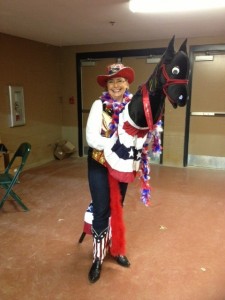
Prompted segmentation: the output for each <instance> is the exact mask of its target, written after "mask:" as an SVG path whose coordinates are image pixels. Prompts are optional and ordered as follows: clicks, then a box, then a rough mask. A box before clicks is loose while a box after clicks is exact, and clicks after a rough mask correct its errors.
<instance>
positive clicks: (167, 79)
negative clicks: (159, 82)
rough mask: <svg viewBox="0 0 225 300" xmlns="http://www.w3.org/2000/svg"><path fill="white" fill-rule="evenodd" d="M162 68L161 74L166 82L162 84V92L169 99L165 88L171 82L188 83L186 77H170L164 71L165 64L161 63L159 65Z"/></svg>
mask: <svg viewBox="0 0 225 300" xmlns="http://www.w3.org/2000/svg"><path fill="white" fill-rule="evenodd" d="M161 68H162V74H163V76H164V78H165V80H166V83H165V84H164V85H163V92H164V94H165V95H166V96H167V97H168V98H169V99H170V97H169V96H168V94H167V88H168V86H170V85H171V84H188V79H175V78H170V77H169V75H168V74H167V72H166V66H165V64H163V65H162V66H161Z"/></svg>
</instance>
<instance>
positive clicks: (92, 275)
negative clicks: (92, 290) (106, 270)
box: [88, 258, 102, 283]
mask: <svg viewBox="0 0 225 300" xmlns="http://www.w3.org/2000/svg"><path fill="white" fill-rule="evenodd" d="M101 269H102V264H101V261H100V260H99V259H98V258H96V259H95V261H94V262H93V264H92V266H91V269H90V271H89V273H88V279H89V281H90V282H91V283H95V282H96V281H97V280H98V279H99V278H100V274H101Z"/></svg>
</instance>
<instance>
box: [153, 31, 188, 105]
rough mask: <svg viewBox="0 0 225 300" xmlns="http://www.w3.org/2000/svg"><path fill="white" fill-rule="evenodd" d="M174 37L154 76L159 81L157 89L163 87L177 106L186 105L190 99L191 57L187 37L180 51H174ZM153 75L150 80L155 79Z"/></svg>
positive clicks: (169, 98) (172, 102)
mask: <svg viewBox="0 0 225 300" xmlns="http://www.w3.org/2000/svg"><path fill="white" fill-rule="evenodd" d="M174 39H175V37H173V38H172V39H171V41H170V43H169V45H168V48H167V49H166V51H165V53H164V54H163V56H162V59H161V61H160V62H159V64H158V65H157V67H156V72H154V73H153V76H154V75H155V76H156V82H157V83H158V86H156V89H159V90H161V89H162V90H163V93H164V95H165V96H167V98H168V100H169V101H170V102H171V104H172V105H173V107H174V108H177V106H185V105H186V103H187V99H188V90H187V84H188V80H187V79H188V75H189V59H188V56H187V48H186V44H187V39H186V40H185V41H184V42H183V44H182V45H181V46H180V49H179V50H178V52H175V51H174ZM153 76H152V78H150V79H149V81H151V80H152V79H153Z"/></svg>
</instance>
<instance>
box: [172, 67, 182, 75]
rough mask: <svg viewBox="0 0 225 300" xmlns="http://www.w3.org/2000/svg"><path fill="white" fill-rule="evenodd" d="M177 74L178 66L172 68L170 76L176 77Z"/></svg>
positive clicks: (178, 71)
mask: <svg viewBox="0 0 225 300" xmlns="http://www.w3.org/2000/svg"><path fill="white" fill-rule="evenodd" d="M179 73H180V68H179V67H178V66H176V67H173V69H172V74H173V75H178V74H179Z"/></svg>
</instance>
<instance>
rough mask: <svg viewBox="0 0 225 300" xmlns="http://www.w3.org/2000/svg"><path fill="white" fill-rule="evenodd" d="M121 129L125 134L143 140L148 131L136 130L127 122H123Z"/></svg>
mask: <svg viewBox="0 0 225 300" xmlns="http://www.w3.org/2000/svg"><path fill="white" fill-rule="evenodd" d="M123 129H124V130H125V131H126V133H127V134H129V135H131V136H135V135H136V136H137V137H138V138H139V137H141V138H143V137H144V136H145V135H146V134H147V133H148V131H149V129H144V130H141V129H138V128H135V127H133V126H132V125H131V124H130V123H129V122H128V121H126V122H124V124H123Z"/></svg>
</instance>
